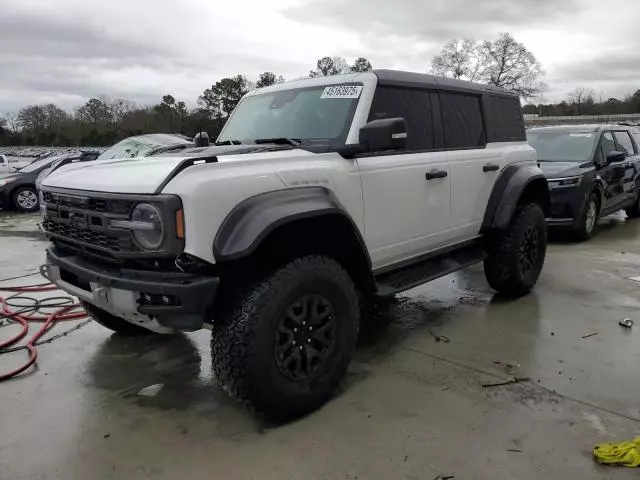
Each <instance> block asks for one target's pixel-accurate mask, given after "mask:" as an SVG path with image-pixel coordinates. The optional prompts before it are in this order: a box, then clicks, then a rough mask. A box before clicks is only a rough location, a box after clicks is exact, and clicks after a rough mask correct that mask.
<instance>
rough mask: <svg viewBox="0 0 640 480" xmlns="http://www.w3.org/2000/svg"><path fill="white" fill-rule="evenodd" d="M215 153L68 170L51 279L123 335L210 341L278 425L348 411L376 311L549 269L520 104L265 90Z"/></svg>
mask: <svg viewBox="0 0 640 480" xmlns="http://www.w3.org/2000/svg"><path fill="white" fill-rule="evenodd" d="M204 143H205V146H199V147H192V148H187V149H184V150H182V151H180V152H178V153H175V152H174V153H167V154H164V155H161V156H155V157H146V158H136V159H125V160H117V159H115V160H108V161H97V162H90V163H86V164H74V165H68V166H65V167H63V168H61V169H59V170H57V171H55V172H53V173H52V174H51V175H50V176H48V177H47V178H46V179H45V180H44V182H43V184H42V187H41V195H42V200H43V204H42V211H43V216H44V218H43V227H44V229H45V231H46V233H47V235H48V236H49V238H50V239H51V242H52V245H51V246H50V248H49V249H48V251H47V263H46V264H45V265H43V266H42V268H41V271H42V273H43V275H44V276H45V277H46V278H47V279H49V280H50V281H52V282H54V283H55V284H56V285H58V286H59V287H60V288H61V289H63V290H65V291H66V292H68V293H70V294H72V295H75V296H77V297H79V298H80V300H81V301H82V302H83V304H84V305H85V306H86V309H87V311H88V312H89V313H90V314H91V315H92V316H93V318H94V319H95V321H96V322H98V323H99V324H101V325H104V326H105V327H107V328H109V329H111V330H114V331H116V332H120V333H122V334H135V333H142V332H157V333H171V332H175V331H181V330H182V331H193V330H197V329H200V328H203V327H207V328H210V329H211V330H212V341H211V346H212V356H213V369H214V372H215V376H216V378H217V380H218V381H219V382H220V383H221V385H222V386H223V387H224V388H225V390H227V391H228V392H229V393H231V394H232V395H233V396H235V397H236V398H239V399H241V400H242V401H244V402H245V403H247V404H249V405H250V406H252V407H253V408H254V409H255V410H257V411H259V412H261V413H263V414H265V415H267V416H269V417H272V418H275V419H287V418H292V417H297V416H300V415H303V414H305V413H307V412H310V411H312V410H313V409H315V408H317V407H319V406H320V405H322V404H323V403H324V402H326V401H327V399H329V398H330V396H331V394H332V392H334V390H335V389H336V387H337V386H338V385H339V383H340V381H341V379H342V377H343V376H344V374H345V371H346V369H347V366H348V365H349V361H350V359H351V357H352V355H353V352H354V348H355V345H356V339H357V336H358V325H359V322H360V321H361V318H360V308H361V305H364V304H366V301H367V299H372V298H376V297H385V296H391V295H393V294H395V293H397V292H400V291H403V290H407V289H410V288H412V287H414V286H416V285H419V284H422V283H424V282H428V281H430V280H433V279H435V278H438V277H441V276H443V275H446V274H449V273H451V272H454V271H456V270H459V269H461V268H464V267H467V266H469V265H472V264H475V263H477V262H481V261H484V269H485V272H486V278H487V280H488V282H489V285H490V286H491V287H493V288H494V289H496V290H497V291H498V292H500V293H502V294H504V295H509V296H519V295H524V294H526V293H527V292H528V291H529V290H530V289H531V288H532V287H533V286H534V284H535V283H536V281H537V279H538V276H539V274H540V271H541V269H542V266H543V263H544V258H545V252H546V239H547V236H546V227H545V215H548V214H549V208H550V207H549V191H548V188H547V182H546V180H545V177H544V174H543V173H542V171H541V170H540V169H539V168H538V165H537V163H536V156H535V152H534V150H533V149H532V148H530V147H529V146H528V145H527V143H526V141H525V129H524V123H523V119H522V115H521V110H520V102H519V99H518V97H517V96H514V95H513V94H511V93H509V92H507V91H504V90H502V89H498V88H494V87H490V86H486V85H477V84H473V83H468V82H463V81H456V80H449V79H444V78H438V77H434V76H431V75H423V74H417V73H407V72H398V71H388V70H379V71H372V72H366V73H357V74H347V75H339V76H332V77H325V78H314V79H308V80H300V81H294V82H289V83H284V84H280V85H274V86H271V87H266V88H260V89H257V90H254V91H252V92H250V93H248V94H247V95H246V96H245V97H244V98H243V99H242V100H241V101H240V103H239V104H238V106H237V108H236V109H235V111H234V113H233V114H232V115H231V117H230V118H229V120H228V121H227V123H226V125H225V127H224V129H223V131H222V132H221V134H220V136H219V137H218V139H217V142H215V145H206V142H204ZM362 321H366V318H363V319H362Z"/></svg>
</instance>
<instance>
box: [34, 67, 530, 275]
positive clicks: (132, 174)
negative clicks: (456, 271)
mask: <svg viewBox="0 0 640 480" xmlns="http://www.w3.org/2000/svg"><path fill="white" fill-rule="evenodd" d="M353 82H359V83H362V84H363V89H362V92H361V95H360V100H359V103H358V107H357V109H356V111H355V114H354V117H353V121H352V124H351V128H350V130H349V133H348V136H347V140H346V143H347V144H356V143H358V133H359V130H360V128H361V127H362V126H364V125H365V123H366V122H367V119H368V115H369V109H370V106H371V101H372V98H373V94H374V91H375V86H376V83H377V77H376V76H375V75H374V74H372V73H361V74H350V75H342V76H339V77H324V78H316V79H310V80H303V81H299V82H289V83H286V84H280V85H274V86H272V87H266V88H264V89H260V90H259V91H253V92H250V93H249V94H247V95H248V96H251V95H257V94H260V93H263V92H270V91H275V90H285V89H289V88H297V87H299V86H315V85H335V84H339V83H353ZM184 159H185V157H175V158H173V157H172V158H168V157H146V158H133V159H126V160H112V161H106V162H88V163H86V164H78V165H68V166H65V167H63V168H61V169H59V170H57V171H55V172H54V173H53V174H51V175H49V176H48V177H47V178H46V179H45V180H44V182H43V186H47V187H60V188H67V189H78V190H87V191H99V192H120V193H139V194H150V193H154V192H155V191H156V189H157V188H158V187H159V186H160V185H161V184H162V182H163V181H164V180H165V179H166V178H167V176H168V175H169V174H170V172H172V170H173V169H174V168H175V167H176V166H177V165H178V164H179V163H180V162H181V161H183V160H184ZM516 162H530V163H532V164H535V152H534V150H533V149H531V148H530V147H529V146H528V145H527V144H526V142H514V143H495V144H488V145H487V146H486V148H483V149H469V150H459V151H438V152H423V153H406V154H399V155H386V156H378V157H376V156H371V157H364V158H359V159H357V160H356V159H345V158H343V157H342V156H340V155H339V154H337V153H322V154H315V153H310V152H308V151H305V150H302V149H292V150H285V151H274V152H261V153H249V154H242V155H221V156H219V157H218V161H217V162H215V163H207V164H200V165H194V166H191V167H188V168H186V169H185V170H183V171H182V172H181V173H179V174H178V175H177V176H175V177H174V178H173V179H172V180H171V181H170V182H169V183H168V184H167V185H166V186H164V188H163V189H162V193H165V194H173V195H177V196H179V197H180V198H181V200H182V204H183V208H184V218H185V232H186V235H185V252H186V253H189V254H191V255H195V256H197V257H199V258H201V259H203V260H206V261H208V262H211V263H215V261H216V259H215V258H214V255H213V249H212V245H213V239H214V238H215V235H216V233H217V231H218V229H219V228H220V225H221V224H222V222H223V221H224V219H225V218H226V217H227V215H228V214H229V213H230V212H231V211H232V210H233V208H234V207H236V206H237V205H238V204H240V203H241V202H242V201H243V200H246V199H248V198H250V197H253V196H255V195H258V194H261V193H265V192H272V191H277V190H284V189H291V188H298V187H305V186H322V187H325V188H327V189H329V190H331V191H332V192H333V194H334V195H335V196H336V198H337V199H338V200H339V202H340V203H341V204H342V206H343V207H344V209H345V210H346V211H347V212H348V213H349V215H350V216H351V218H352V219H353V221H354V223H355V225H356V226H357V228H358V229H359V230H360V233H361V235H362V237H363V238H364V239H365V243H366V246H367V248H368V250H369V254H370V257H371V260H372V264H373V269H374V270H376V269H380V268H383V267H387V266H391V265H393V264H396V263H399V262H402V261H405V260H408V259H411V258H413V257H416V256H420V255H422V254H425V253H427V252H429V251H431V250H435V249H438V248H441V247H443V246H446V245H449V244H454V243H458V242H462V241H465V240H468V239H471V238H474V237H476V236H477V235H478V233H479V231H480V227H481V223H482V219H483V216H484V214H485V209H486V205H487V202H488V199H489V196H490V194H491V191H492V189H493V186H494V184H495V181H496V179H497V178H498V176H499V175H500V173H501V171H502V170H503V169H504V168H505V167H506V166H507V165H509V164H512V163H516ZM485 164H497V165H498V166H499V169H498V170H497V171H492V172H483V166H484V165H485ZM432 169H438V170H445V171H447V173H448V175H447V177H446V178H442V179H435V180H430V181H427V180H426V179H425V174H426V173H427V172H428V171H430V170H432Z"/></svg>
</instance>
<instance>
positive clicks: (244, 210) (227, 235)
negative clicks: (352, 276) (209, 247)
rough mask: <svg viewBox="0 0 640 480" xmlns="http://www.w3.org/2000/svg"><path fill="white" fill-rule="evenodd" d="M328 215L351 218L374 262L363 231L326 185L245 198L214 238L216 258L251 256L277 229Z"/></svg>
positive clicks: (228, 216) (367, 256) (229, 215)
mask: <svg viewBox="0 0 640 480" xmlns="http://www.w3.org/2000/svg"><path fill="white" fill-rule="evenodd" d="M328 214H338V215H341V216H343V217H344V218H346V219H347V220H348V221H349V223H350V224H351V225H352V228H353V231H354V233H355V235H356V236H357V239H358V242H359V243H360V247H361V249H362V251H363V253H364V254H365V256H366V259H367V261H368V262H369V265H371V260H370V258H369V255H368V251H367V249H366V246H365V243H364V240H363V238H362V236H361V234H360V230H359V229H358V227H357V226H356V224H355V222H354V221H353V219H352V218H351V216H350V215H349V213H348V212H347V211H346V210H345V208H344V207H343V206H342V205H341V204H340V202H339V201H338V199H337V198H336V197H335V195H334V194H333V193H332V192H331V191H330V190H328V189H327V188H324V187H302V188H294V189H288V190H277V191H273V192H267V193H262V194H259V195H256V196H254V197H251V198H248V199H246V200H244V201H243V202H241V203H240V204H238V205H237V206H236V207H235V208H234V209H233V210H232V211H231V212H230V213H229V214H228V215H227V217H226V218H225V219H224V221H223V222H222V224H221V225H220V228H219V230H218V233H217V234H216V236H215V238H214V241H213V255H214V258H215V259H216V261H225V260H234V259H236V258H242V257H245V256H248V255H250V254H251V253H252V252H253V251H254V250H255V249H256V248H257V247H258V246H259V245H260V242H261V241H262V240H263V239H264V238H266V237H267V235H269V234H270V233H271V232H272V231H274V230H275V229H276V228H278V227H280V226H282V225H285V224H287V223H290V222H293V221H296V220H302V219H306V218H312V217H318V216H322V215H328Z"/></svg>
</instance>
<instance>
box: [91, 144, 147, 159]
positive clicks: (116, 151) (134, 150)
mask: <svg viewBox="0 0 640 480" xmlns="http://www.w3.org/2000/svg"><path fill="white" fill-rule="evenodd" d="M155 147H157V145H145V144H144V143H140V142H136V141H135V140H127V139H125V140H122V141H121V142H118V143H116V144H115V145H114V146H112V147H110V148H108V149H107V150H105V151H104V152H102V153H101V154H100V156H99V157H98V160H110V159H112V158H134V157H141V156H145V155H147V154H148V153H149V152H151V150H153V149H154V148H155Z"/></svg>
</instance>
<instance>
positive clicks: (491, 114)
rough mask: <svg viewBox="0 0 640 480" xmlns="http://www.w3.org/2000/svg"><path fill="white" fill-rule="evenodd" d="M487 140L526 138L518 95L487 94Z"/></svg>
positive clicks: (503, 140)
mask: <svg viewBox="0 0 640 480" xmlns="http://www.w3.org/2000/svg"><path fill="white" fill-rule="evenodd" d="M485 113H486V122H487V142H489V143H493V142H520V141H524V140H526V134H525V129H524V120H523V118H522V110H521V106H520V99H519V98H518V97H500V96H497V95H485Z"/></svg>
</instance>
